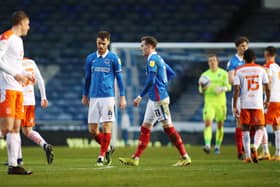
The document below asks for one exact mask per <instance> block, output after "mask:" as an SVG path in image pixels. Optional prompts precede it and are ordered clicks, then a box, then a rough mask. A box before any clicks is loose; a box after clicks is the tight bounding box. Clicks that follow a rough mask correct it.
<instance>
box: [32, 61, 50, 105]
mask: <svg viewBox="0 0 280 187" xmlns="http://www.w3.org/2000/svg"><path fill="white" fill-rule="evenodd" d="M33 65H34V74H35V80H36V81H37V83H38V87H39V90H40V94H41V100H44V99H47V96H46V88H45V81H44V79H43V77H42V75H41V73H40V70H39V68H38V67H37V65H36V63H35V62H33Z"/></svg>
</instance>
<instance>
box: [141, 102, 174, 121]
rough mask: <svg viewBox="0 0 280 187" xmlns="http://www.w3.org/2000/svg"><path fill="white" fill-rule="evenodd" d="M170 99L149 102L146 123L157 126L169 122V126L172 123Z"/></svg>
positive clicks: (145, 117)
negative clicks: (158, 123) (165, 121)
mask: <svg viewBox="0 0 280 187" xmlns="http://www.w3.org/2000/svg"><path fill="white" fill-rule="evenodd" d="M169 102H170V100H169V97H167V98H165V99H163V100H161V101H152V100H150V99H149V100H148V103H147V106H146V111H145V116H144V123H150V124H152V125H153V124H155V122H157V121H158V122H161V121H164V120H167V123H168V124H171V123H172V120H171V113H170V110H169Z"/></svg>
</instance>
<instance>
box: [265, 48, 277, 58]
mask: <svg viewBox="0 0 280 187" xmlns="http://www.w3.org/2000/svg"><path fill="white" fill-rule="evenodd" d="M265 51H266V52H267V53H268V55H269V56H275V55H276V53H277V49H276V48H275V47H273V46H268V47H267V48H265Z"/></svg>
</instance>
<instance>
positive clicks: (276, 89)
mask: <svg viewBox="0 0 280 187" xmlns="http://www.w3.org/2000/svg"><path fill="white" fill-rule="evenodd" d="M264 67H265V68H266V69H267V73H268V76H269V77H271V82H270V85H271V87H270V93H271V94H270V102H280V67H279V65H278V64H276V63H275V62H268V63H266V64H265V66H264Z"/></svg>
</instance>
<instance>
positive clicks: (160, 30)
mask: <svg viewBox="0 0 280 187" xmlns="http://www.w3.org/2000/svg"><path fill="white" fill-rule="evenodd" d="M277 5H278V6H279V2H278V3H277V1H276V4H272V5H270V4H269V1H261V0H230V1H228V0H172V1H169V0H137V1H136V0H82V1H81V0H48V1H47V0H21V1H20V0H2V1H1V6H0V20H1V22H0V23H1V24H0V31H1V32H4V31H5V30H7V29H9V27H10V17H11V14H12V13H13V12H14V11H16V10H20V9H21V10H24V11H26V12H27V14H28V15H29V16H30V20H31V29H30V31H29V34H28V36H27V37H25V38H24V46H25V56H26V57H29V58H32V59H34V60H35V61H36V63H37V64H38V65H39V68H40V70H41V72H42V74H43V76H44V78H45V80H46V89H47V96H48V100H49V103H50V106H49V107H48V108H47V109H45V110H42V109H41V108H40V107H38V106H37V108H36V116H37V122H38V123H40V124H42V125H43V126H41V128H43V127H44V124H51V123H53V124H65V125H64V127H66V128H69V129H71V128H75V127H76V126H75V127H72V126H71V124H78V126H79V128H82V127H85V128H86V126H85V124H86V121H87V108H86V107H84V106H82V105H81V103H80V100H81V95H82V91H81V90H82V85H83V77H84V73H83V68H84V63H85V58H86V56H87V55H88V54H89V53H91V52H94V51H95V50H96V44H95V39H96V34H97V32H98V31H100V30H108V31H109V32H111V34H112V36H111V41H112V42H114V43H115V42H139V39H140V37H141V36H143V35H152V36H155V37H156V38H157V39H158V41H159V42H173V43H182V42H231V43H232V48H231V49H219V50H217V51H215V52H216V53H217V54H218V56H219V58H220V65H221V66H222V67H223V68H225V67H226V64H227V61H228V60H229V58H230V57H231V56H233V55H234V54H235V53H236V51H235V48H234V44H233V41H234V40H235V38H236V37H237V36H240V35H242V36H247V37H248V38H249V40H250V42H277V41H279V37H280V20H279V17H280V11H279V9H278V8H277V7H276V6H277ZM267 6H270V7H267ZM271 6H272V8H271ZM274 6H275V7H274ZM116 51H117V52H118V55H119V56H120V57H121V60H122V63H123V69H124V78H125V84H126V90H127V97H128V107H127V109H126V111H118V116H119V118H118V122H119V123H120V124H122V123H125V124H124V126H125V125H129V126H138V125H140V123H141V119H142V117H143V114H144V107H145V105H144V104H143V105H141V107H140V109H134V108H133V107H132V99H133V98H134V97H135V96H137V94H138V93H139V91H140V90H141V88H142V86H143V81H144V79H145V73H144V72H145V59H144V58H143V57H141V53H140V51H139V49H138V48H135V49H129V50H126V49H121V48H120V49H117V50H116ZM158 51H159V53H160V55H162V56H163V58H165V60H166V62H167V63H168V64H170V65H171V66H172V67H173V68H174V69H175V70H176V72H177V77H176V79H175V80H173V81H172V82H171V84H170V85H169V91H170V95H171V111H172V115H173V120H174V121H193V122H201V121H202V114H201V109H202V106H203V98H202V97H201V96H200V95H199V94H198V91H197V80H198V77H199V75H200V74H201V73H202V72H203V71H204V70H206V69H207V68H208V65H207V58H206V54H207V52H209V49H204V48H203V47H201V49H188V48H181V49H173V48H172V46H170V49H158ZM211 51H212V52H213V50H211ZM257 55H258V62H259V63H263V49H261V50H259V51H258V53H257ZM36 96H37V103H39V99H40V95H39V92H37V93H36ZM227 96H228V98H229V99H228V119H227V121H226V125H227V126H231V125H234V122H233V120H234V119H233V117H232V115H231V106H230V104H231V100H230V97H231V93H229V94H228V95H227ZM123 117H125V118H126V120H124V119H122V118H123ZM123 121H125V122H123ZM53 127H54V129H55V125H54V126H53ZM61 127H62V126H61ZM46 128H50V127H46ZM57 128H59V127H57ZM123 128H125V127H123Z"/></svg>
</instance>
